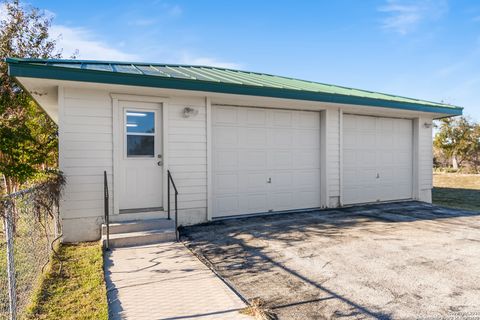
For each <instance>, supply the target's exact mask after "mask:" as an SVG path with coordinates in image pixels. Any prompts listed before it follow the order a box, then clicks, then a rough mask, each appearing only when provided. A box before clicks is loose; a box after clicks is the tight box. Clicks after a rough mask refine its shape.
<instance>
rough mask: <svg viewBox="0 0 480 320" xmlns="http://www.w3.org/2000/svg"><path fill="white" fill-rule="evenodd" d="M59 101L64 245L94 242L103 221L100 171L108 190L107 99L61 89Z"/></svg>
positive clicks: (109, 130)
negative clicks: (65, 243) (65, 181)
mask: <svg viewBox="0 0 480 320" xmlns="http://www.w3.org/2000/svg"><path fill="white" fill-rule="evenodd" d="M60 91H61V89H60ZM59 99H60V101H59V107H60V126H59V127H60V134H59V140H60V169H61V170H62V171H63V172H64V173H65V176H66V179H67V185H66V187H65V192H64V196H63V200H62V202H61V205H60V212H61V215H62V220H63V228H64V230H63V234H64V241H67V242H72V241H83V240H95V239H98V238H99V236H100V224H101V221H102V217H103V171H104V170H107V172H108V173H109V176H108V180H109V182H110V189H111V188H112V185H111V181H112V176H111V172H112V148H113V146H112V106H111V102H110V96H109V95H108V92H102V91H93V90H79V89H70V88H65V89H64V90H63V95H62V92H60V93H59Z"/></svg>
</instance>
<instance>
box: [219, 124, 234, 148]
mask: <svg viewBox="0 0 480 320" xmlns="http://www.w3.org/2000/svg"><path fill="white" fill-rule="evenodd" d="M213 136H214V141H213V143H214V144H215V145H216V146H218V147H219V148H222V147H224V148H235V147H237V145H238V129H237V128H236V127H216V128H215V129H214V135H213Z"/></svg>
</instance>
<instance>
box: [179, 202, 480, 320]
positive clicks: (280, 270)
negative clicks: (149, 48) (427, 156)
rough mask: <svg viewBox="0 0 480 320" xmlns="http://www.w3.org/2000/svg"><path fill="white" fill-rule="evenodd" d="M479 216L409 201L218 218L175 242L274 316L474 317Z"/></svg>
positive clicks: (189, 230) (184, 233)
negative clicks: (262, 303) (469, 314)
mask: <svg viewBox="0 0 480 320" xmlns="http://www.w3.org/2000/svg"><path fill="white" fill-rule="evenodd" d="M479 215H480V213H479V212H472V211H464V210H454V209H447V208H443V207H438V206H432V205H430V204H426V203H421V202H414V201H412V202H401V203H390V204H377V205H365V206H355V207H350V208H343V209H336V210H317V211H310V212H299V213H288V214H278V215H267V216H260V217H250V218H242V219H230V220H220V221H215V222H212V223H208V224H203V225H197V226H192V227H186V228H183V229H182V230H181V236H182V240H183V241H185V243H186V244H187V245H188V246H189V247H190V248H191V249H192V250H193V251H194V252H196V254H197V255H198V256H199V257H201V259H203V260H204V261H205V262H206V263H207V264H210V265H211V266H212V267H213V268H214V269H215V270H216V271H217V272H218V273H219V274H220V275H222V276H223V277H224V278H225V279H226V280H227V281H229V282H230V283H231V284H232V285H233V286H234V287H235V288H236V289H237V290H238V291H239V292H240V293H241V294H242V295H243V296H244V297H245V298H247V299H253V298H256V297H259V298H261V299H262V300H264V301H265V302H266V303H267V304H268V306H269V307H270V308H272V309H273V310H274V311H275V312H276V313H277V315H278V316H279V318H281V319H318V318H332V317H334V318H337V317H347V318H376V319H390V318H398V317H402V318H406V317H413V318H418V317H419V316H421V313H419V310H423V312H424V314H423V316H425V317H426V316H441V315H443V316H444V315H452V314H453V313H456V312H467V311H469V312H473V311H476V312H478V311H480V310H478V309H477V310H475V308H476V306H475V305H474V302H473V301H475V297H477V298H478V295H479V294H480V285H479V284H480V277H479V273H478V271H479V270H475V268H477V269H478V267H476V266H478V265H479V264H480V258H479V257H480V251H479V249H478V247H479V244H480V232H479V229H480V219H479V217H478V216H479ZM455 275H458V276H459V279H456V278H455ZM468 299H471V300H468ZM465 301H467V302H466V303H465ZM468 301H472V302H468Z"/></svg>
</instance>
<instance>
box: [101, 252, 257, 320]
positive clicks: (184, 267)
mask: <svg viewBox="0 0 480 320" xmlns="http://www.w3.org/2000/svg"><path fill="white" fill-rule="evenodd" d="M105 276H106V282H107V295H108V300H109V313H110V319H111V320H117V319H132V320H137V319H149V320H150V319H165V320H166V319H170V320H173V319H251V318H250V317H248V316H244V315H241V314H240V313H239V312H238V310H239V309H242V308H244V307H245V304H244V303H243V302H242V300H241V299H240V298H239V297H238V296H237V295H235V293H234V292H232V291H231V290H230V289H229V288H228V287H227V286H226V285H225V284H224V283H223V282H222V281H221V280H220V279H219V278H218V277H217V276H216V275H215V274H214V273H213V272H211V270H209V269H208V268H207V267H206V266H205V265H204V264H203V263H201V262H200V261H199V260H198V259H197V258H196V257H195V256H194V255H193V254H192V253H191V252H190V251H188V250H187V249H186V248H185V247H184V246H183V245H182V244H180V243H176V242H173V243H172V242H168V243H162V244H158V245H150V246H141V247H132V248H121V249H114V250H113V251H111V252H108V253H107V254H106V256H105Z"/></svg>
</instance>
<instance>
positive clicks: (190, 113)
mask: <svg viewBox="0 0 480 320" xmlns="http://www.w3.org/2000/svg"><path fill="white" fill-rule="evenodd" d="M197 114H198V110H197V109H194V108H192V107H185V108H184V109H183V117H184V118H191V117H194V116H196V115H197Z"/></svg>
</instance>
